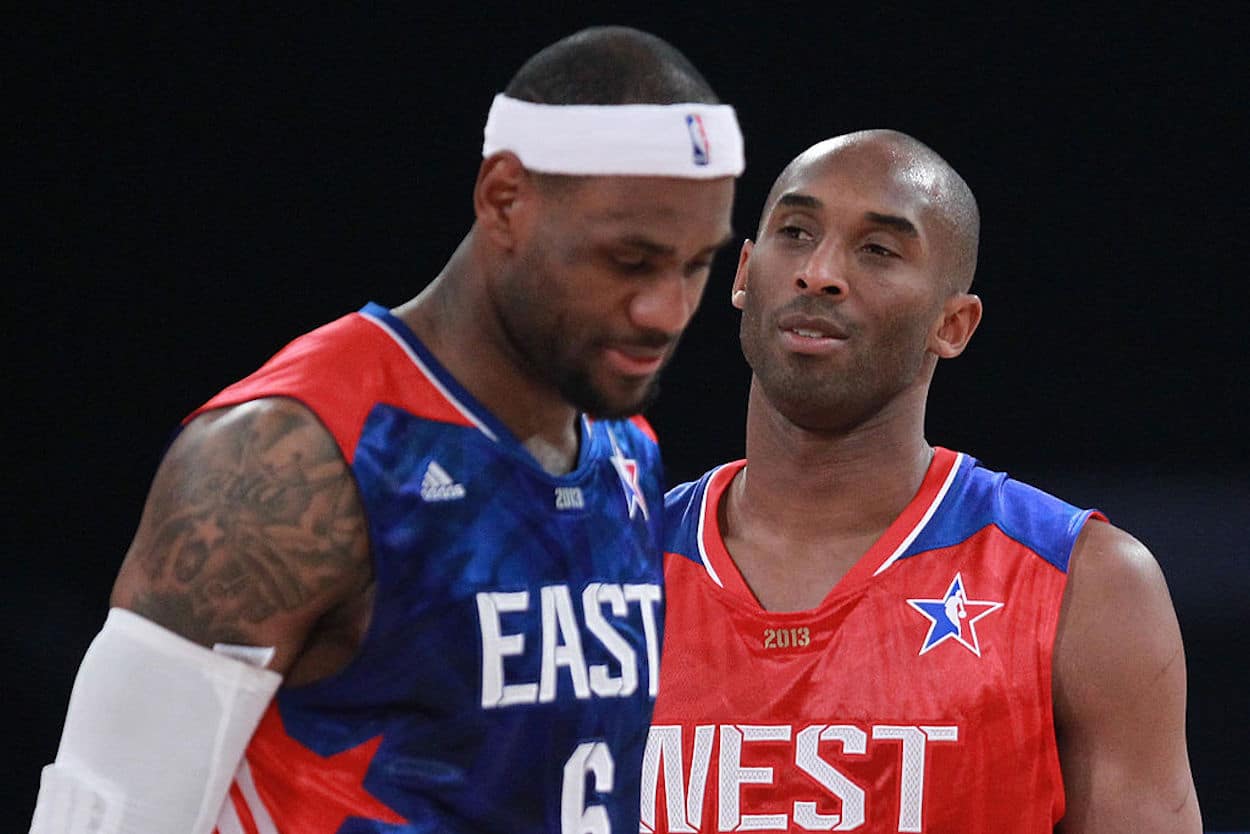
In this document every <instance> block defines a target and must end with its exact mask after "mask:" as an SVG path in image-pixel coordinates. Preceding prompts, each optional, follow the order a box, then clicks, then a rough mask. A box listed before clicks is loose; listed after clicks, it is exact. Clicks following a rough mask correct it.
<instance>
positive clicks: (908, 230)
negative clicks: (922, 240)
mask: <svg viewBox="0 0 1250 834" xmlns="http://www.w3.org/2000/svg"><path fill="white" fill-rule="evenodd" d="M864 217H866V218H867V219H868V220H869V221H870V222H872V223H876V224H877V225H878V226H887V227H889V228H891V229H893V230H894V231H896V232H901V233H902V234H905V235H907V236H908V237H920V231H919V230H918V229H917V228H916V226H915V225H914V224H913V223H912V222H911V221H910V220H908V219H907V218H906V217H899V216H897V215H894V214H878V213H877V212H875V211H869V212H865V213H864Z"/></svg>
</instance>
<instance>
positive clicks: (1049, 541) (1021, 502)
mask: <svg viewBox="0 0 1250 834" xmlns="http://www.w3.org/2000/svg"><path fill="white" fill-rule="evenodd" d="M1090 518H1099V519H1102V520H1106V519H1105V516H1103V514H1102V513H1101V512H1099V511H1098V510H1096V509H1086V508H1082V507H1078V506H1076V505H1075V504H1071V503H1069V502H1067V501H1065V500H1064V499H1062V498H1060V497H1057V496H1055V495H1053V494H1051V493H1049V492H1047V491H1045V490H1044V489H1041V488H1039V487H1037V486H1034V485H1033V484H1030V483H1026V482H1024V481H1021V480H1017V479H1015V478H1013V477H1011V476H1010V475H1008V474H1007V473H1006V472H1001V471H997V470H994V469H991V468H989V467H987V466H985V465H984V464H983V463H981V461H979V460H977V459H976V458H974V457H972V456H970V455H967V454H961V455H960V456H959V460H958V463H957V469H956V471H955V472H954V473H953V478H952V481H951V483H950V485H949V490H948V492H947V494H946V495H945V496H944V498H943V500H942V502H941V503H940V505H939V506H938V507H937V508H936V512H935V514H934V517H933V518H932V520H931V521H930V523H929V524H927V525H926V526H925V527H924V529H923V531H922V532H921V534H920V535H919V536H918V537H917V539H916V540H915V542H913V544H912V545H911V546H910V547H909V550H910V551H912V552H917V551H919V550H922V549H937V548H941V547H948V546H951V545H953V544H956V543H958V542H962V541H965V540H967V539H969V538H971V537H972V536H973V535H975V534H976V533H977V532H979V531H981V530H984V529H985V528H987V527H990V526H993V527H995V528H997V529H998V530H999V531H1001V532H1002V534H1004V535H1005V536H1007V537H1008V538H1010V539H1012V540H1014V541H1016V542H1018V543H1019V544H1021V545H1023V546H1024V547H1026V548H1028V549H1029V550H1031V551H1033V552H1034V553H1036V554H1037V555H1039V556H1041V557H1042V558H1043V559H1045V560H1046V561H1047V562H1050V563H1051V564H1052V565H1054V566H1055V567H1057V568H1059V569H1060V570H1064V571H1066V570H1067V565H1068V559H1069V557H1070V555H1071V553H1072V548H1073V545H1074V544H1075V542H1076V540H1077V537H1078V536H1079V535H1080V533H1081V530H1082V529H1083V527H1084V526H1085V523H1086V522H1087V521H1088V520H1089V519H1090Z"/></svg>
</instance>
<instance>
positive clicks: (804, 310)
mask: <svg viewBox="0 0 1250 834" xmlns="http://www.w3.org/2000/svg"><path fill="white" fill-rule="evenodd" d="M789 315H801V316H810V317H811V318H819V319H825V320H826V321H829V322H831V323H833V324H835V325H837V326H838V327H839V328H841V329H842V330H843V331H845V332H846V333H848V334H849V333H854V332H855V331H856V330H857V329H858V328H856V327H855V325H854V324H852V323H851V322H849V321H847V320H846V319H845V318H844V317H843V316H842V308H841V305H840V304H839V303H838V302H836V301H828V300H826V299H824V298H821V297H819V296H811V295H801V296H798V297H797V298H794V299H791V300H790V302H789V303H787V304H786V305H784V306H782V307H779V308H777V309H776V310H774V311H773V313H772V315H771V316H769V318H770V319H771V320H772V321H773V322H774V323H775V322H778V321H780V320H781V319H782V318H784V317H785V316H789Z"/></svg>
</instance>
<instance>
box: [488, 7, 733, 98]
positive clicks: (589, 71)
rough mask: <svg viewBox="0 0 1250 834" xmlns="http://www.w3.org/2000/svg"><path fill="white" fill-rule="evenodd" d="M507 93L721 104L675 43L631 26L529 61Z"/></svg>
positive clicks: (590, 34) (573, 38)
mask: <svg viewBox="0 0 1250 834" xmlns="http://www.w3.org/2000/svg"><path fill="white" fill-rule="evenodd" d="M505 92H506V93H507V94H508V95H509V96H511V97H512V98H517V99H522V100H524V101H532V102H537V103H540V104H679V103H684V102H699V103H702V104H719V103H720V101H719V99H717V97H716V94H715V93H714V92H713V91H712V88H711V87H710V86H709V85H708V83H707V81H706V80H704V78H703V76H702V75H701V74H700V73H699V71H698V70H697V69H695V67H694V64H692V63H690V61H689V60H688V59H687V58H686V56H685V55H683V54H682V53H681V52H679V51H678V50H677V48H676V47H674V46H673V45H672V44H670V43H668V42H667V41H665V40H663V39H661V38H658V37H656V36H655V35H651V34H648V33H647V32H642V31H640V30H638V29H631V28H629V27H627V26H594V27H591V28H589V29H583V30H581V31H580V32H576V33H574V34H572V35H569V36H568V37H567V38H563V39H561V40H559V41H556V42H555V43H553V44H552V45H551V46H548V47H547V48H545V49H543V50H542V51H540V52H538V53H537V54H535V55H534V56H533V57H532V58H530V59H529V60H528V61H526V62H525V64H524V65H523V66H522V67H521V69H520V70H518V71H517V74H516V75H515V76H514V77H513V79H512V80H511V81H510V82H508V86H507V88H506V89H505Z"/></svg>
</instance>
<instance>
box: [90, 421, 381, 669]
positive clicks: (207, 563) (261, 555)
mask: <svg viewBox="0 0 1250 834" xmlns="http://www.w3.org/2000/svg"><path fill="white" fill-rule="evenodd" d="M366 529H367V528H366V525H365V519H364V514H363V511H362V510H361V507H360V503H359V497H358V495H357V492H356V487H355V482H354V480H353V479H352V477H351V474H350V472H349V470H348V468H347V465H346V463H345V461H344V460H343V458H342V456H341V454H340V453H339V450H338V448H337V446H336V444H335V442H334V440H333V438H332V437H331V436H330V435H329V433H328V432H327V431H326V429H325V428H324V427H323V426H322V425H321V424H320V423H319V422H318V421H317V419H316V418H315V417H313V415H312V414H311V412H309V411H308V410H307V409H306V408H304V407H303V406H302V405H300V404H298V403H296V402H294V401H292V400H286V399H266V400H258V401H256V402H251V403H246V404H243V405H239V406H235V407H233V408H229V409H223V410H222V411H219V412H210V413H208V414H205V415H202V416H200V417H198V418H196V419H195V420H193V421H192V422H191V423H190V425H188V426H187V427H186V428H185V429H184V430H183V431H182V433H181V434H180V435H179V437H178V438H177V440H176V441H175V442H174V443H173V445H172V446H171V448H170V449H169V452H168V453H167V454H166V456H165V459H164V461H163V462H162V463H161V466H160V468H159V470H158V472H157V474H156V478H155V480H154V482H153V485H152V489H151V491H150V493H149V495H148V500H147V505H146V506H145V508H144V512H143V517H142V519H141V521H140V524H139V529H138V532H137V533H136V534H135V538H134V541H133V543H132V544H131V547H130V550H129V552H128V553H127V555H126V559H125V562H124V564H123V565H122V568H121V571H120V573H119V575H118V578H117V582H116V584H115V585H114V588H113V595H112V604H113V605H115V606H119V607H123V608H128V609H130V610H132V611H134V612H136V613H138V614H141V615H142V616H144V617H146V618H148V619H150V620H152V621H154V622H156V623H158V624H160V625H162V626H164V627H166V628H168V629H170V630H172V631H175V632H177V633H179V634H181V635H183V636H184V637H187V638H189V639H191V640H193V641H195V642H197V643H199V644H201V645H204V646H212V645H213V644H214V643H218V642H224V643H239V644H244V645H256V646H274V647H275V648H276V650H277V651H276V654H275V657H274V660H273V662H272V663H271V665H270V668H273V669H274V670H275V671H278V672H280V673H285V672H286V671H287V670H289V669H290V667H291V665H292V663H293V662H294V660H295V659H296V658H297V657H298V655H299V652H300V649H301V647H302V645H303V643H304V640H305V639H306V637H307V636H308V634H309V632H310V630H311V629H312V628H313V627H314V625H315V624H316V622H317V620H318V618H320V617H321V616H322V615H323V614H325V613H326V612H328V611H330V610H331V609H333V608H334V607H335V606H336V605H338V604H339V603H341V602H343V601H344V600H345V599H347V598H349V597H351V596H353V595H356V594H359V593H360V592H361V591H362V590H363V589H364V588H365V587H366V586H367V584H368V583H369V581H370V578H371V573H370V570H371V569H370V564H369V558H368V537H367V532H366Z"/></svg>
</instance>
